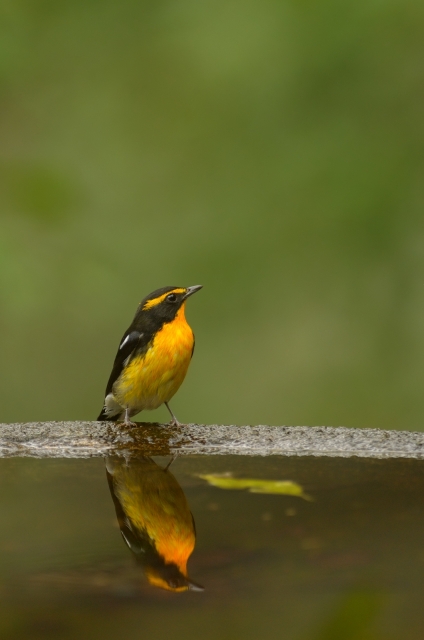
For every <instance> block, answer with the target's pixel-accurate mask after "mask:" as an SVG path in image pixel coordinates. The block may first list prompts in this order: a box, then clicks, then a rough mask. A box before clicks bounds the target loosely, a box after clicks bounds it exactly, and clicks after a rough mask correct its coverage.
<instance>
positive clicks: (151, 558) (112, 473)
mask: <svg viewBox="0 0 424 640" xmlns="http://www.w3.org/2000/svg"><path fill="white" fill-rule="evenodd" d="M168 467H169V465H168V466H167V467H166V468H165V469H163V468H162V467H160V466H159V465H157V464H156V463H155V462H154V461H153V460H152V459H151V458H148V457H145V456H140V457H133V458H130V459H128V460H125V458H120V457H118V456H109V457H108V458H106V474H107V479H108V483H109V489H110V493H111V495H112V499H113V502H114V505H115V510H116V516H117V518H118V524H119V528H120V530H121V534H122V537H123V538H124V540H125V542H126V543H127V545H128V547H129V548H130V549H131V551H132V552H133V554H134V556H135V558H136V560H137V563H138V564H140V565H141V566H142V568H143V570H144V573H145V575H146V577H147V579H148V581H149V582H150V584H151V585H153V586H155V587H161V588H162V589H166V590H168V591H174V592H181V591H188V590H190V591H203V587H202V586H201V585H200V584H197V583H196V582H193V580H191V579H190V578H189V577H188V574H187V561H188V559H189V557H190V555H191V553H192V552H193V549H194V545H195V543H196V530H195V525H194V519H193V516H192V514H191V512H190V507H189V505H188V502H187V499H186V497H185V495H184V492H183V490H182V488H181V487H180V485H179V484H178V482H177V480H176V478H175V477H174V476H173V475H172V473H171V472H170V471H169V470H168Z"/></svg>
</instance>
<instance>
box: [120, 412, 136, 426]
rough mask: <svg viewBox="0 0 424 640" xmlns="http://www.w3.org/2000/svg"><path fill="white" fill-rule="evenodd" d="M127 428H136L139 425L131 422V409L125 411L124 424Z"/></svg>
mask: <svg viewBox="0 0 424 640" xmlns="http://www.w3.org/2000/svg"><path fill="white" fill-rule="evenodd" d="M122 424H123V425H124V426H125V427H136V426H137V424H136V423H135V422H131V420H130V411H129V409H128V408H127V409H125V416H124V422H123V423H122Z"/></svg>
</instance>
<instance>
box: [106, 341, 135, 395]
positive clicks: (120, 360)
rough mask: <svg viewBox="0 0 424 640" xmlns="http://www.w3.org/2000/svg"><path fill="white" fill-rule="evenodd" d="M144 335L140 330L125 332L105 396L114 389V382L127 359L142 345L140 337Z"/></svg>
mask: <svg viewBox="0 0 424 640" xmlns="http://www.w3.org/2000/svg"><path fill="white" fill-rule="evenodd" d="M142 337H143V334H142V333H140V332H139V331H131V332H130V333H128V331H127V332H126V333H124V337H123V338H122V340H121V344H120V345H119V349H118V353H117V354H116V357H115V362H114V363H113V369H112V373H111V374H110V377H109V381H108V383H107V387H106V393H105V396H107V395H108V394H109V393H110V392H111V391H112V387H113V385H114V383H115V382H116V380H117V379H118V378H119V376H120V375H121V373H122V369H123V368H124V363H125V361H126V359H127V358H128V357H129V356H131V354H132V352H133V351H134V349H136V348H137V347H138V346H140V339H141V338H142Z"/></svg>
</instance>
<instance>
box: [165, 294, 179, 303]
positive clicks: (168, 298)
mask: <svg viewBox="0 0 424 640" xmlns="http://www.w3.org/2000/svg"><path fill="white" fill-rule="evenodd" d="M166 301H167V302H177V296H176V295H175V293H170V294H169V296H166Z"/></svg>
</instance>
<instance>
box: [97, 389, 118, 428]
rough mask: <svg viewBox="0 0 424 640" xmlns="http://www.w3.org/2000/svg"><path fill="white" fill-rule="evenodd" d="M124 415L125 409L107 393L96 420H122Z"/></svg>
mask: <svg viewBox="0 0 424 640" xmlns="http://www.w3.org/2000/svg"><path fill="white" fill-rule="evenodd" d="M124 416H125V409H123V408H122V407H121V406H120V405H119V404H118V403H117V402H116V400H115V398H114V397H113V395H112V394H111V393H109V394H108V395H107V396H106V398H105V403H104V405H103V409H102V410H101V412H100V414H99V417H98V418H97V420H102V421H103V420H112V421H116V420H122V419H123V418H124Z"/></svg>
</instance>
